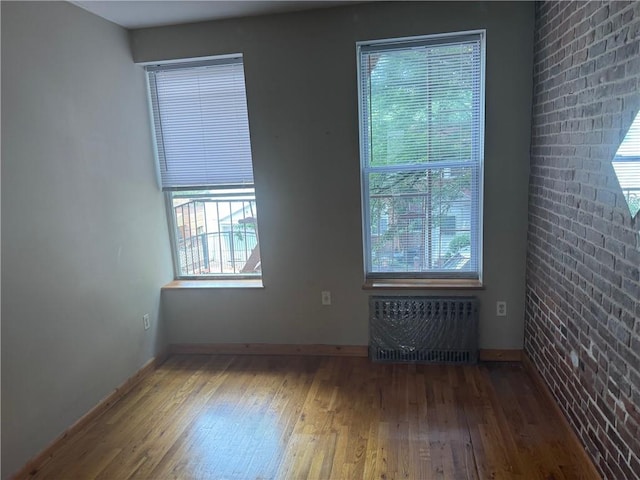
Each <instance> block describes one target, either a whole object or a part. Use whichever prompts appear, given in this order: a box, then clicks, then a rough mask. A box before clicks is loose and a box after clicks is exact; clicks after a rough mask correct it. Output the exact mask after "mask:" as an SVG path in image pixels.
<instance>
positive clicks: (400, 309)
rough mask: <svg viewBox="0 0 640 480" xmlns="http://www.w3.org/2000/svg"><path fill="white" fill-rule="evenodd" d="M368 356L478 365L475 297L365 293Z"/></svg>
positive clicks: (376, 358) (401, 360)
mask: <svg viewBox="0 0 640 480" xmlns="http://www.w3.org/2000/svg"><path fill="white" fill-rule="evenodd" d="M369 357H370V358H371V359H372V360H373V361H376V362H393V363H449V364H472V363H477V361H478V300H477V299H476V298H473V297H370V299H369Z"/></svg>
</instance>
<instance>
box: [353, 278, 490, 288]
mask: <svg viewBox="0 0 640 480" xmlns="http://www.w3.org/2000/svg"><path fill="white" fill-rule="evenodd" d="M362 288H363V289H364V290H378V289H380V290H482V289H484V285H483V284H482V282H481V281H480V280H477V279H470V278H402V279H400V278H388V279H367V280H366V281H365V283H364V285H363V286H362Z"/></svg>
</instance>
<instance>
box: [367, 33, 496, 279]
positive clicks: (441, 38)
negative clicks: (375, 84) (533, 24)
mask: <svg viewBox="0 0 640 480" xmlns="http://www.w3.org/2000/svg"><path fill="white" fill-rule="evenodd" d="M470 37H480V65H479V70H480V71H479V74H480V93H479V97H480V107H479V118H480V122H479V123H480V124H479V131H478V132H474V135H476V136H477V138H478V141H479V148H478V150H479V158H478V163H477V164H475V162H474V163H470V164H469V165H468V166H469V167H471V168H472V171H475V172H476V175H477V186H478V192H477V199H478V201H477V203H475V204H474V203H473V202H472V205H471V208H472V212H471V217H470V221H471V231H470V237H471V244H472V246H473V239H474V238H475V242H476V247H475V250H476V258H477V269H476V271H473V272H456V271H454V270H450V271H430V272H429V271H428V272H402V271H394V272H373V271H372V270H373V268H372V248H371V247H372V242H371V218H370V217H371V215H370V211H371V210H370V196H371V194H370V191H369V178H368V177H369V172H368V170H370V168H371V167H370V166H368V163H369V160H370V158H371V157H370V152H369V147H368V145H367V138H368V135H367V134H365V127H370V122H371V120H370V118H369V119H368V120H367V123H365V122H364V115H369V113H368V112H367V111H366V110H365V108H364V103H365V102H364V98H363V95H364V92H363V84H364V81H363V80H364V79H363V72H362V48H363V47H365V48H367V50H369V51H372V50H375V49H376V46H380V47H381V50H382V49H386V48H388V47H393V46H394V45H397V46H402V45H413V46H416V47H419V46H429V45H438V44H443V43H451V42H452V41H455V40H457V39H459V40H468V39H469V38H470ZM356 66H357V82H358V125H359V129H358V133H359V148H360V192H361V209H362V211H361V217H362V219H361V220H362V246H363V253H364V255H363V257H364V265H363V266H364V278H365V287H376V286H383V285H385V286H392V287H393V285H397V286H399V287H400V288H403V287H406V288H411V287H416V286H422V285H424V286H433V287H441V286H442V287H444V288H451V287H453V288H455V287H456V286H458V285H460V286H470V287H481V286H482V274H483V208H484V156H485V151H484V146H485V145H484V144H485V124H486V117H485V104H486V29H478V30H468V31H460V32H451V33H440V34H429V35H418V36H409V37H398V38H387V39H379V40H365V41H358V42H356ZM450 166H451V162H447V161H442V162H434V164H433V165H429V164H428V163H420V164H415V169H416V170H418V169H425V167H426V168H431V169H437V170H439V169H442V168H447V167H450ZM393 168H395V167H391V169H393ZM410 168H411V167H409V169H410ZM382 170H383V169H379V170H378V171H382ZM403 170H407V169H406V168H404V169H403Z"/></svg>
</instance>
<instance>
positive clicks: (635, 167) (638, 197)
mask: <svg viewBox="0 0 640 480" xmlns="http://www.w3.org/2000/svg"><path fill="white" fill-rule="evenodd" d="M611 163H612V164H613V169H614V171H615V173H616V176H617V177H618V182H620V187H621V188H622V193H623V194H624V198H625V200H626V201H627V206H628V207H629V213H631V217H633V218H636V219H640V113H638V114H637V115H636V117H635V119H634V120H633V123H632V124H631V127H629V130H628V131H627V134H626V135H625V137H624V140H623V141H622V143H621V144H620V147H619V148H618V151H617V152H616V156H615V157H614V158H613V161H612V162H611Z"/></svg>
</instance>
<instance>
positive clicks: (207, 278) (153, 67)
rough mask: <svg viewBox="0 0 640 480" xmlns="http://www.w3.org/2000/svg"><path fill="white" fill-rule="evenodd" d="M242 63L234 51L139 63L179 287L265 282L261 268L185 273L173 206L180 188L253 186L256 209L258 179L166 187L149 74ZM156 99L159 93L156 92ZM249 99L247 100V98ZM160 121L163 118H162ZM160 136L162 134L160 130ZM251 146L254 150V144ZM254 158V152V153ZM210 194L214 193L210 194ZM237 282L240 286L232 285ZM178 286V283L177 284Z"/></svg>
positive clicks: (195, 190)
mask: <svg viewBox="0 0 640 480" xmlns="http://www.w3.org/2000/svg"><path fill="white" fill-rule="evenodd" d="M234 62H235V63H240V64H241V65H242V68H243V70H244V56H243V55H242V54H241V53H233V54H225V55H216V56H208V57H199V58H191V59H176V60H169V61H163V62H145V63H141V64H140V65H141V66H143V67H144V68H145V76H146V82H145V83H146V88H147V99H148V106H149V115H150V123H151V133H152V146H153V152H154V157H155V165H156V176H157V182H158V185H159V187H160V189H161V190H163V192H162V193H163V198H164V204H165V212H166V216H167V224H168V227H169V243H170V246H171V258H172V263H173V271H174V283H175V284H177V286H178V287H179V288H182V286H181V285H180V282H181V281H182V282H189V281H198V282H201V281H202V282H205V283H206V282H211V286H214V282H218V281H220V282H223V283H224V286H232V287H240V286H244V285H241V282H249V283H251V285H252V286H254V285H253V282H259V284H260V286H261V285H262V268H261V269H260V272H256V273H243V274H237V273H233V274H225V273H212V274H205V275H188V274H186V275H185V274H182V273H181V272H182V266H181V264H180V254H179V250H178V225H177V223H176V218H175V213H174V205H173V197H174V194H175V193H177V192H180V191H183V192H184V191H189V192H203V193H202V194H204V192H211V191H215V190H219V191H220V192H224V191H228V190H234V189H236V190H238V189H251V190H252V195H251V196H252V197H253V201H254V202H255V205H256V208H257V203H258V202H257V198H256V188H255V178H254V181H253V183H245V184H228V185H227V184H225V185H202V186H184V187H170V188H165V187H163V182H162V170H161V168H162V167H161V165H160V153H159V149H158V135H159V134H158V132H157V128H156V124H157V120H158V119H156V116H155V113H154V108H153V104H154V101H157V100H154V98H153V97H154V92H155V91H156V90H155V88H156V87H155V86H152V85H151V83H152V81H151V79H150V76H149V74H150V73H151V72H156V71H158V70H173V69H180V68H195V67H205V66H213V65H226V64H229V63H234ZM243 88H244V94H245V99H246V77H245V80H244V84H243ZM156 98H157V93H156ZM246 101H247V102H248V100H246ZM160 123H161V120H160ZM247 123H249V112H248V105H247ZM248 128H249V135H250V132H251V126H250V125H248ZM160 136H162V134H161V133H160ZM251 149H253V148H252V147H251ZM252 157H253V155H252ZM251 169H252V171H253V158H252V160H251ZM209 196H211V195H209ZM257 218H258V215H257V214H256V234H257V231H258V230H259V227H258V225H257V223H259V222H258V220H257ZM258 248H260V242H259V240H258ZM234 281H238V284H237V285H233V282H234ZM174 288H175V286H174Z"/></svg>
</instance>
